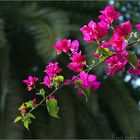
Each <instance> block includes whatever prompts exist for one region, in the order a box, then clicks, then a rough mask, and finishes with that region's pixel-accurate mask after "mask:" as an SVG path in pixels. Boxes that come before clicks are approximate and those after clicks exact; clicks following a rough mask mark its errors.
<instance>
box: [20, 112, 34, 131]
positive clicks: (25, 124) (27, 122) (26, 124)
mask: <svg viewBox="0 0 140 140" xmlns="http://www.w3.org/2000/svg"><path fill="white" fill-rule="evenodd" d="M22 122H23V125H24V126H25V128H27V129H28V130H29V124H31V123H32V121H31V119H30V117H29V116H28V115H26V116H24V117H23V119H22Z"/></svg>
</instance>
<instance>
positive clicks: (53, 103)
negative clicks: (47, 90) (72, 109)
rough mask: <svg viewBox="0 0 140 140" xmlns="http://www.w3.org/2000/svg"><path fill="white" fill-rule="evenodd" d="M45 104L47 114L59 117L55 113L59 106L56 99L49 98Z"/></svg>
mask: <svg viewBox="0 0 140 140" xmlns="http://www.w3.org/2000/svg"><path fill="white" fill-rule="evenodd" d="M46 104H47V109H48V112H49V114H50V115H51V116H52V117H55V118H59V116H58V115H57V114H58V111H59V107H58V106H57V100H56V99H49V100H48V101H47V102H46Z"/></svg>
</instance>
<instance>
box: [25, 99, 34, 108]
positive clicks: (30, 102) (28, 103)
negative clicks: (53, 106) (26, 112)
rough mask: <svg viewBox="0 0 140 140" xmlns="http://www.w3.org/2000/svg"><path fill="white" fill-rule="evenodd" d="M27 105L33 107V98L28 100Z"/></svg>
mask: <svg viewBox="0 0 140 140" xmlns="http://www.w3.org/2000/svg"><path fill="white" fill-rule="evenodd" d="M26 106H27V108H32V107H33V102H32V101H31V100H30V101H28V102H26Z"/></svg>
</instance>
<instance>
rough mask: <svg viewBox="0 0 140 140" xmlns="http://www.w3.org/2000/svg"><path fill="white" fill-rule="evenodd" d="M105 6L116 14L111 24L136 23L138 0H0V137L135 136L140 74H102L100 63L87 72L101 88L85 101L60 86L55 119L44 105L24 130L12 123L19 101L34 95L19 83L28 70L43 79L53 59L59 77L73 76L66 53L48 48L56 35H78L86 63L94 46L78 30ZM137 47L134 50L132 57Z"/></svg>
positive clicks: (139, 16) (138, 19)
mask: <svg viewBox="0 0 140 140" xmlns="http://www.w3.org/2000/svg"><path fill="white" fill-rule="evenodd" d="M108 4H114V6H115V8H116V9H117V10H118V11H120V12H121V15H122V16H121V18H120V19H119V20H118V21H117V23H122V22H124V21H126V20H130V21H131V22H132V24H133V25H135V24H137V23H140V2H138V1H135V2H132V1H77V2H75V1H44V2H43V1H42V2H41V1H40V2H39V1H36V2H29V1H27V2H22V1H17V2H10V1H7V2H2V1H1V2H0V138H13V139H14V138H33V139H35V138H40V139H41V138H44V139H47V138H48V139H50V138H61V139H62V138H64V139H67V138H69V139H72V138H75V139H76V138H96V139H97V138H101V139H103V138H114V137H121V138H122V137H134V136H135V137H140V111H139V105H138V104H139V99H140V82H138V81H140V77H135V78H132V77H130V79H128V78H129V77H128V75H127V72H124V73H123V74H121V73H117V74H116V76H115V77H113V78H111V77H107V76H106V75H105V74H104V72H103V71H104V68H105V65H101V66H99V67H98V68H96V69H95V70H94V71H93V73H94V74H96V75H97V76H98V79H99V80H100V81H101V82H102V86H101V88H100V89H99V90H98V91H97V92H96V93H95V92H92V95H91V97H90V99H89V102H87V103H86V102H85V99H84V97H83V96H78V95H77V91H76V90H75V89H74V87H73V86H69V87H65V88H63V89H62V90H59V91H58V93H57V94H56V98H57V99H58V104H59V106H60V112H59V116H60V118H61V119H54V118H51V117H50V116H49V115H48V113H47V109H46V107H40V108H38V109H37V110H36V111H34V115H35V116H36V118H37V120H35V121H34V122H33V123H32V125H31V126H30V132H28V131H27V130H26V129H25V128H23V126H22V124H21V123H17V124H14V123H13V120H14V118H15V117H16V116H17V115H18V113H19V112H18V107H19V106H20V105H21V103H22V102H23V101H28V100H29V99H32V98H34V97H35V93H32V92H31V93H28V92H27V91H26V87H25V85H24V84H23V83H22V82H21V81H22V80H23V79H25V78H26V77H27V76H28V75H29V74H34V75H36V76H38V77H42V78H43V76H44V75H45V74H44V73H43V70H44V69H45V66H46V65H47V63H48V62H49V61H55V60H57V61H58V62H59V63H60V66H61V67H62V68H63V75H65V76H66V77H68V78H70V77H71V75H72V74H73V73H72V72H71V71H70V70H68V69H67V68H66V65H67V64H68V63H69V60H68V57H67V56H65V55H61V56H57V55H56V52H55V50H54V49H53V47H52V46H53V45H54V44H55V43H56V41H57V39H58V38H61V39H62V38H71V39H78V40H79V41H80V44H81V49H82V51H83V52H84V53H85V54H86V55H87V58H88V64H90V62H91V60H92V58H93V57H92V54H93V52H94V50H95V48H96V47H97V46H95V45H94V44H87V43H85V42H84V41H83V36H82V34H81V32H80V31H79V29H80V27H81V26H83V25H84V24H87V23H88V22H89V21H90V20H91V19H94V20H95V21H98V19H97V17H98V15H99V14H100V13H99V10H102V9H104V8H105V6H106V5H108ZM133 27H134V26H133ZM134 30H136V29H135V27H134ZM139 47H140V46H139V45H137V46H136V48H135V49H134V51H135V52H136V53H137V55H139V54H140V49H139ZM124 79H125V80H124ZM47 92H48V93H49V90H47Z"/></svg>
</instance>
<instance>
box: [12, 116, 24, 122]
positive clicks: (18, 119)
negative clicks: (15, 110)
mask: <svg viewBox="0 0 140 140" xmlns="http://www.w3.org/2000/svg"><path fill="white" fill-rule="evenodd" d="M20 120H22V117H21V116H17V117H16V118H15V120H14V122H15V123H16V122H18V121H20Z"/></svg>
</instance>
